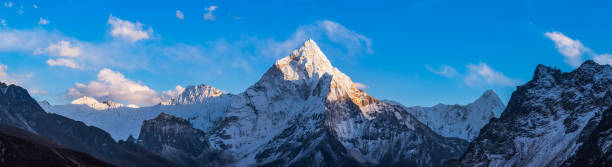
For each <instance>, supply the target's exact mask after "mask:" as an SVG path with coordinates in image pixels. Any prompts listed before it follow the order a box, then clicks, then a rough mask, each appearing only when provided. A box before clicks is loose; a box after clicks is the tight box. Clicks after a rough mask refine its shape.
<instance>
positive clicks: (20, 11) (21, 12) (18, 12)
mask: <svg viewBox="0 0 612 167" xmlns="http://www.w3.org/2000/svg"><path fill="white" fill-rule="evenodd" d="M17 14H19V15H22V14H23V5H21V7H20V8H19V10H17Z"/></svg>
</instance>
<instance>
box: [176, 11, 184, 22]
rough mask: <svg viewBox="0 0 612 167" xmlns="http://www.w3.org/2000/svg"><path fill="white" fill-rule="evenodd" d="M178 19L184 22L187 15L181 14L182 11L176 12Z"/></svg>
mask: <svg viewBox="0 0 612 167" xmlns="http://www.w3.org/2000/svg"><path fill="white" fill-rule="evenodd" d="M176 18H178V19H180V20H183V19H185V14H183V12H181V11H180V10H176Z"/></svg>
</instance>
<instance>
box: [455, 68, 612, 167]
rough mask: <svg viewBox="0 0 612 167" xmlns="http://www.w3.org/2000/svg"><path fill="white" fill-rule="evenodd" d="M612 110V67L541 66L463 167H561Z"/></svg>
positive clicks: (482, 135)
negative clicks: (566, 68)
mask: <svg viewBox="0 0 612 167" xmlns="http://www.w3.org/2000/svg"><path fill="white" fill-rule="evenodd" d="M610 106H612V67H610V66H609V65H599V64H597V63H595V62H593V61H590V60H589V61H587V62H585V63H583V64H582V65H581V66H580V67H579V68H578V69H576V70H574V71H572V72H568V73H562V72H561V71H560V70H557V69H553V68H550V67H546V66H543V65H538V67H537V68H536V71H535V74H534V77H533V79H532V80H531V81H529V82H528V83H527V84H525V85H522V86H519V87H517V90H516V91H515V92H514V93H512V97H511V98H510V101H509V102H508V106H507V108H506V109H505V110H504V112H503V113H502V115H501V117H500V118H499V119H495V118H494V119H492V120H491V122H490V123H489V124H487V125H486V126H485V127H484V128H483V129H482V130H481V131H480V134H479V136H478V137H477V138H476V139H475V140H474V141H473V142H472V143H471V144H470V147H469V149H468V151H467V152H466V153H465V154H464V155H463V156H462V158H461V159H460V160H459V161H458V162H459V164H461V165H463V166H559V165H561V164H562V163H563V162H564V161H566V160H567V159H568V157H571V156H573V155H575V154H576V150H577V149H578V148H579V147H580V146H581V145H582V144H583V143H584V142H585V141H586V140H587V139H586V138H587V137H588V136H590V135H591V133H592V132H593V129H594V128H595V127H597V124H598V123H599V121H600V119H601V114H602V112H603V111H604V110H605V109H607V108H609V107H610Z"/></svg>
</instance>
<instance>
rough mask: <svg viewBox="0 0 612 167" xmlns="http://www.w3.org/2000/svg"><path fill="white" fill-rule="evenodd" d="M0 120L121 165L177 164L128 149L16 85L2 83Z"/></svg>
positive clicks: (106, 134) (144, 152)
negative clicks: (50, 109)
mask: <svg viewBox="0 0 612 167" xmlns="http://www.w3.org/2000/svg"><path fill="white" fill-rule="evenodd" d="M0 123H2V124H5V125H9V126H13V127H17V128H21V129H24V130H27V131H29V132H31V133H34V134H36V135H39V136H42V137H45V138H48V139H51V140H52V141H54V142H56V143H59V144H61V145H63V146H66V147H67V148H70V149H74V150H77V151H81V152H84V153H87V154H89V155H92V156H94V157H96V158H98V159H101V160H104V161H106V162H109V163H112V164H114V165H117V166H173V164H172V163H171V162H169V161H167V160H164V159H163V158H161V157H159V156H157V155H154V154H152V153H149V152H146V151H144V150H132V149H128V148H129V147H125V146H124V145H122V144H119V143H117V142H115V141H114V140H113V139H112V138H111V137H110V135H109V134H108V133H106V132H104V131H103V130H101V129H98V128H96V127H90V126H87V125H85V124H83V123H82V122H77V121H74V120H71V119H68V118H66V117H63V116H60V115H57V114H49V113H46V112H45V111H43V109H42V108H41V107H40V106H39V105H38V103H37V102H36V101H35V100H34V99H32V97H30V95H29V94H28V92H27V91H26V90H25V89H23V88H21V87H19V86H15V85H10V86H9V85H6V84H4V83H0Z"/></svg>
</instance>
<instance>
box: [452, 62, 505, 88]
mask: <svg viewBox="0 0 612 167" xmlns="http://www.w3.org/2000/svg"><path fill="white" fill-rule="evenodd" d="M464 82H465V84H466V85H467V86H470V87H480V86H483V85H500V86H513V85H515V84H516V83H515V82H516V81H514V80H512V79H510V78H508V77H507V76H506V75H504V74H503V73H501V72H498V71H495V70H494V69H493V68H491V67H489V65H487V64H486V63H483V62H480V63H478V64H468V65H467V73H466V75H465V78H464Z"/></svg>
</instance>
